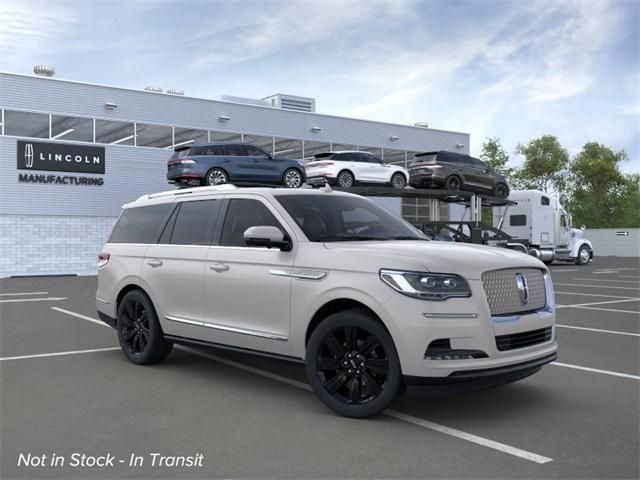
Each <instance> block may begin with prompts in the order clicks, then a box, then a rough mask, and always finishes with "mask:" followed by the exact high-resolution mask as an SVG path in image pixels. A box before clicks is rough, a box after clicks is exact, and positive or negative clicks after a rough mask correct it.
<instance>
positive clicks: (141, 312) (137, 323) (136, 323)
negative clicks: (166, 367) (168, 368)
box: [116, 290, 173, 365]
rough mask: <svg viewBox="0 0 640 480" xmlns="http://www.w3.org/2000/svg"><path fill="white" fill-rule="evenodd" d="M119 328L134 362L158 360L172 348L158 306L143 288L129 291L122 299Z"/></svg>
mask: <svg viewBox="0 0 640 480" xmlns="http://www.w3.org/2000/svg"><path fill="white" fill-rule="evenodd" d="M116 329H117V332H118V340H119V341H120V347H121V348H122V351H123V352H124V354H125V356H126V357H127V358H128V359H129V360H130V361H131V362H133V363H137V364H140V365H142V364H148V363H156V362H159V361H161V360H163V359H164V358H165V357H166V356H167V355H169V353H170V352H171V349H172V348H173V344H172V343H171V342H169V341H167V340H165V339H164V336H163V333H162V329H161V328H160V324H159V323H158V317H157V315H156V312H155V309H154V308H153V305H152V304H151V301H150V300H149V298H148V297H147V296H146V295H145V294H144V293H143V292H142V291H141V290H132V291H130V292H128V293H127V294H126V295H125V296H124V298H123V299H122V300H121V301H120V304H119V305H118V318H117V324H116Z"/></svg>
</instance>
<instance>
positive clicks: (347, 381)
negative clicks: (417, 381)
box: [306, 309, 402, 418]
mask: <svg viewBox="0 0 640 480" xmlns="http://www.w3.org/2000/svg"><path fill="white" fill-rule="evenodd" d="M306 372H307V378H308V380H309V383H310V385H311V388H312V389H313V391H314V393H315V394H316V396H317V397H318V398H319V399H320V400H321V401H322V402H323V403H324V404H325V405H326V406H327V407H329V408H330V409H331V410H333V411H334V412H336V413H339V414H340V415H344V416H346V417H354V418H364V417H370V416H372V415H376V414H378V413H380V412H382V411H383V410H385V409H386V408H387V407H389V405H391V404H392V403H393V402H394V401H395V400H396V398H397V397H398V395H399V394H400V391H401V388H402V372H401V369H400V360H399V358H398V353H397V352H396V348H395V345H394V344H393V340H392V339H391V336H390V335H389V333H388V332H387V331H386V330H385V329H384V327H383V326H382V325H381V324H380V323H379V322H378V321H377V320H376V319H375V318H373V316H372V315H371V314H370V313H368V312H367V311H365V310H360V309H353V310H346V311H343V312H338V313H334V314H333V315H330V316H329V317H327V318H326V319H325V320H324V321H323V322H322V323H321V324H320V325H319V326H318V327H317V328H316V329H315V330H314V332H313V334H312V335H311V338H310V339H309V343H308V344H307V352H306Z"/></svg>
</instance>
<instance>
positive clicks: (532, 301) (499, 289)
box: [482, 268, 547, 315]
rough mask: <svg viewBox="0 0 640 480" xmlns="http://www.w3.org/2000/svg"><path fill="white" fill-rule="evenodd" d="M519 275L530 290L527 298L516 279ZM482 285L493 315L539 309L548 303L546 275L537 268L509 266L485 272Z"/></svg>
mask: <svg viewBox="0 0 640 480" xmlns="http://www.w3.org/2000/svg"><path fill="white" fill-rule="evenodd" d="M518 275H522V276H523V277H524V279H525V284H526V286H527V290H528V291H527V295H526V296H527V299H526V300H524V298H523V297H522V292H521V291H520V290H519V288H518V281H517V279H516V277H517V276H518ZM482 285H483V286H484V292H485V295H486V296H487V302H488V303H489V309H490V310H491V315H508V314H511V313H521V312H527V311H532V310H539V309H541V308H543V307H544V306H545V304H546V303H547V302H546V296H545V287H544V277H543V275H542V270H539V269H537V268H509V269H505V270H492V271H490V272H484V273H483V274H482Z"/></svg>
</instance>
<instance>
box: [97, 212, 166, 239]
mask: <svg viewBox="0 0 640 480" xmlns="http://www.w3.org/2000/svg"><path fill="white" fill-rule="evenodd" d="M172 209H173V204H171V203H163V204H160V205H150V206H147V207H135V208H126V209H125V210H124V211H123V212H122V215H120V218H119V219H118V222H117V223H116V226H115V227H113V232H111V237H110V238H109V242H108V243H156V241H157V240H158V237H159V235H160V231H161V230H162V228H163V227H164V224H165V222H166V221H167V217H168V216H169V214H170V213H171V210H172Z"/></svg>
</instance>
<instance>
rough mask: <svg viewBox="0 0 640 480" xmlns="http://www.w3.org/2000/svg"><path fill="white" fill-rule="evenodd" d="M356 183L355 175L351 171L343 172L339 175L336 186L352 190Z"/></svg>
mask: <svg viewBox="0 0 640 480" xmlns="http://www.w3.org/2000/svg"><path fill="white" fill-rule="evenodd" d="M355 183H356V181H355V178H353V173H351V172H350V171H349V170H343V171H341V172H340V173H339V174H338V177H337V178H336V184H337V185H338V186H339V187H340V188H350V187H353V185H354V184H355Z"/></svg>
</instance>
